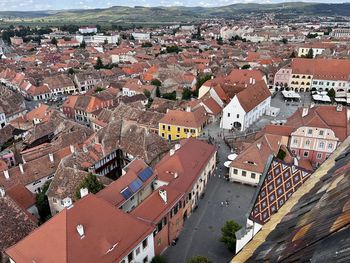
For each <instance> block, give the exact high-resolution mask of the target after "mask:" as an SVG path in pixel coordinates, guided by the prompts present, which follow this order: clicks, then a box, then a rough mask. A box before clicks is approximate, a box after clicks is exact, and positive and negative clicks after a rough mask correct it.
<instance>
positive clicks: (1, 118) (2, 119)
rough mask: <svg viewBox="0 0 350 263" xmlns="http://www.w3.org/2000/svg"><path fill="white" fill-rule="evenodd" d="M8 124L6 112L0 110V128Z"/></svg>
mask: <svg viewBox="0 0 350 263" xmlns="http://www.w3.org/2000/svg"><path fill="white" fill-rule="evenodd" d="M5 125H6V116H5V113H3V112H0V129H2V128H4V127H5Z"/></svg>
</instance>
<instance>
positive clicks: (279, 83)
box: [274, 68, 292, 87]
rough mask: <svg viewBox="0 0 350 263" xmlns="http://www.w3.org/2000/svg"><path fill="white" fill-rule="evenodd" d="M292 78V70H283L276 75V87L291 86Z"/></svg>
mask: <svg viewBox="0 0 350 263" xmlns="http://www.w3.org/2000/svg"><path fill="white" fill-rule="evenodd" d="M291 78H292V69H287V68H281V69H280V70H279V71H277V73H276V75H275V79H274V87H286V86H290V82H291Z"/></svg>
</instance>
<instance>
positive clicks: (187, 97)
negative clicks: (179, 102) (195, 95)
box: [182, 88, 192, 100]
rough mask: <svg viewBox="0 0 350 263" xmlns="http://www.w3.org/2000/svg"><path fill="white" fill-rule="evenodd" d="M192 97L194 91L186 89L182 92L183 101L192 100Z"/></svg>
mask: <svg viewBox="0 0 350 263" xmlns="http://www.w3.org/2000/svg"><path fill="white" fill-rule="evenodd" d="M191 96H192V91H191V90H190V89H188V88H185V89H184V90H183V92H182V99H183V100H190V99H191Z"/></svg>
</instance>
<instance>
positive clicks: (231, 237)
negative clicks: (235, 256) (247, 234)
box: [220, 220, 241, 252]
mask: <svg viewBox="0 0 350 263" xmlns="http://www.w3.org/2000/svg"><path fill="white" fill-rule="evenodd" d="M239 229H241V226H240V225H238V224H237V223H236V222H235V221H233V220H231V221H227V222H226V223H225V225H224V226H223V227H222V228H221V238H220V241H221V242H223V243H225V244H226V246H227V248H228V249H229V250H230V251H233V252H234V251H235V245H236V234H235V233H236V232H237V231H238V230H239Z"/></svg>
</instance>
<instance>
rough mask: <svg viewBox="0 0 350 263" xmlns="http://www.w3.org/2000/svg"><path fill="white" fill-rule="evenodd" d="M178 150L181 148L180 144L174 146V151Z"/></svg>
mask: <svg viewBox="0 0 350 263" xmlns="http://www.w3.org/2000/svg"><path fill="white" fill-rule="evenodd" d="M180 148H181V144H180V143H177V144H175V151H177V150H179V149H180Z"/></svg>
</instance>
